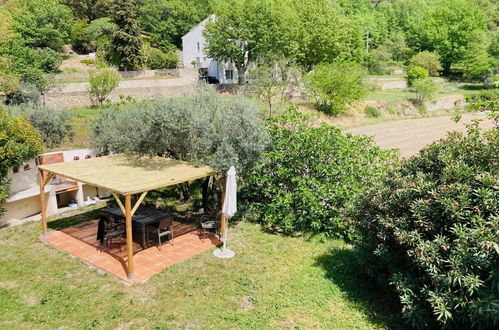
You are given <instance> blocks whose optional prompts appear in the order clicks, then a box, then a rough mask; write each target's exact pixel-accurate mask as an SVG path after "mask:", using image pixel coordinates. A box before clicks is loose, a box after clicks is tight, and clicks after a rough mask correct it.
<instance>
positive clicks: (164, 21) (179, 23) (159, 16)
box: [139, 0, 213, 52]
mask: <svg viewBox="0 0 499 330" xmlns="http://www.w3.org/2000/svg"><path fill="white" fill-rule="evenodd" d="M211 2H212V1H203V0H159V1H158V0H142V1H140V3H139V5H140V6H139V11H140V16H139V21H140V25H141V27H142V29H143V30H145V31H147V32H148V33H149V35H150V42H151V44H152V45H153V46H154V47H157V48H159V49H161V50H162V51H164V52H168V51H171V50H173V49H174V48H181V47H182V36H183V35H185V34H186V33H187V32H189V30H190V29H191V28H192V27H193V26H196V25H197V24H198V23H199V22H201V21H202V20H203V19H205V18H206V17H208V15H210V14H212V13H213V8H212V5H211Z"/></svg>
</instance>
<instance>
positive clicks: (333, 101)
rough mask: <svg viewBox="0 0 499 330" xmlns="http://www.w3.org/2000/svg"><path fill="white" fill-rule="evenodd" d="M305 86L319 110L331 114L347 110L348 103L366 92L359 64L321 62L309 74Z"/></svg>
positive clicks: (358, 98)
mask: <svg viewBox="0 0 499 330" xmlns="http://www.w3.org/2000/svg"><path fill="white" fill-rule="evenodd" d="M305 86H306V88H307V90H308V91H309V93H310V94H311V97H312V100H313V101H314V102H315V105H316V107H317V109H318V110H320V111H323V112H325V113H328V114H331V115H339V114H341V113H343V112H345V111H346V109H347V106H348V104H350V103H351V102H352V101H356V100H360V99H361V98H362V97H363V96H364V95H365V93H366V89H365V87H364V86H363V72H362V70H361V68H360V66H359V65H358V64H355V63H351V62H339V63H334V64H319V65H317V66H315V67H314V69H313V70H312V71H311V72H310V73H309V74H308V75H307V77H306V81H305Z"/></svg>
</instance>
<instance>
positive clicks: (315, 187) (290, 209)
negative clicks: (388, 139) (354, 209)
mask: <svg viewBox="0 0 499 330" xmlns="http://www.w3.org/2000/svg"><path fill="white" fill-rule="evenodd" d="M311 120H312V118H311V117H310V116H307V115H303V114H301V113H299V112H298V111H297V110H296V109H293V108H292V109H290V110H289V111H287V112H285V113H283V114H281V115H278V116H275V117H271V118H270V119H269V120H268V129H269V132H270V135H271V142H272V145H271V148H270V150H268V151H267V152H265V154H264V162H263V163H262V164H261V165H260V166H258V167H257V168H256V169H255V170H253V171H252V172H250V173H246V175H245V176H246V180H245V184H244V189H243V191H242V197H243V199H244V200H245V201H246V202H247V203H249V204H250V206H251V209H252V210H253V211H255V212H256V214H257V215H258V218H259V221H260V222H261V223H262V224H264V225H265V226H266V227H270V228H273V229H275V230H277V231H280V232H283V233H286V234H295V233H302V232H312V233H323V234H326V235H328V236H333V237H347V238H348V237H350V234H351V230H350V223H349V222H348V221H346V220H345V218H344V217H343V216H342V210H343V209H344V208H345V207H346V206H347V205H349V203H350V202H351V200H352V199H353V197H354V196H355V195H356V194H357V193H359V192H361V191H362V190H364V189H365V188H366V187H368V186H370V185H371V183H372V182H373V181H375V180H377V179H378V178H379V177H380V175H381V174H382V173H383V172H384V171H385V169H386V167H387V164H388V163H389V161H390V160H392V159H393V158H392V157H391V155H392V153H391V152H388V151H382V150H381V149H380V148H378V147H376V146H375V145H374V143H373V142H372V140H371V139H370V138H367V137H360V136H352V135H349V134H343V133H342V131H341V130H340V129H338V128H335V127H332V126H327V125H322V126H320V127H317V126H314V125H313V123H312V122H311Z"/></svg>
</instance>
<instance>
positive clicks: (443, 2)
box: [422, 0, 487, 73]
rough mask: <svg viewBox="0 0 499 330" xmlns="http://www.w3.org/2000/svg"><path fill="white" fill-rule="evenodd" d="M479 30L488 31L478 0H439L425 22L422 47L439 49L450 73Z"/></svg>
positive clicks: (437, 50) (444, 65) (443, 62)
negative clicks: (476, 0)
mask: <svg viewBox="0 0 499 330" xmlns="http://www.w3.org/2000/svg"><path fill="white" fill-rule="evenodd" d="M477 30H478V31H487V22H486V20H485V16H484V14H483V11H482V10H481V8H480V7H479V6H478V5H477V3H476V2H475V1H468V0H440V1H438V2H437V4H436V7H435V9H434V10H433V11H432V12H431V15H430V16H429V18H428V19H427V22H426V24H425V28H424V33H423V36H422V41H423V43H426V45H424V47H422V49H426V50H430V51H433V50H434V51H436V52H437V53H438V54H439V55H440V56H441V57H442V65H443V67H444V70H445V72H446V73H448V72H449V71H450V69H451V66H452V65H453V64H455V63H458V62H459V61H461V60H462V59H463V57H464V54H465V52H466V47H467V46H468V44H469V43H470V42H471V41H473V37H474V36H475V32H476V31H477Z"/></svg>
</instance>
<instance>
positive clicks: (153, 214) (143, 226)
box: [102, 206, 170, 249]
mask: <svg viewBox="0 0 499 330" xmlns="http://www.w3.org/2000/svg"><path fill="white" fill-rule="evenodd" d="M102 212H103V213H107V214H110V215H113V216H115V217H117V218H122V219H125V215H124V214H123V212H122V211H121V209H120V208H119V207H117V206H116V207H109V208H105V209H103V210H102ZM169 216H170V214H169V213H167V212H164V211H158V210H156V209H152V208H148V207H139V209H138V210H137V212H135V214H134V215H133V217H132V225H133V226H134V227H135V228H136V229H139V232H140V237H139V238H140V245H141V246H142V248H143V249H145V248H147V238H148V237H147V236H148V235H147V226H152V225H155V224H157V223H159V222H160V221H161V220H163V219H165V218H168V217H169Z"/></svg>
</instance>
